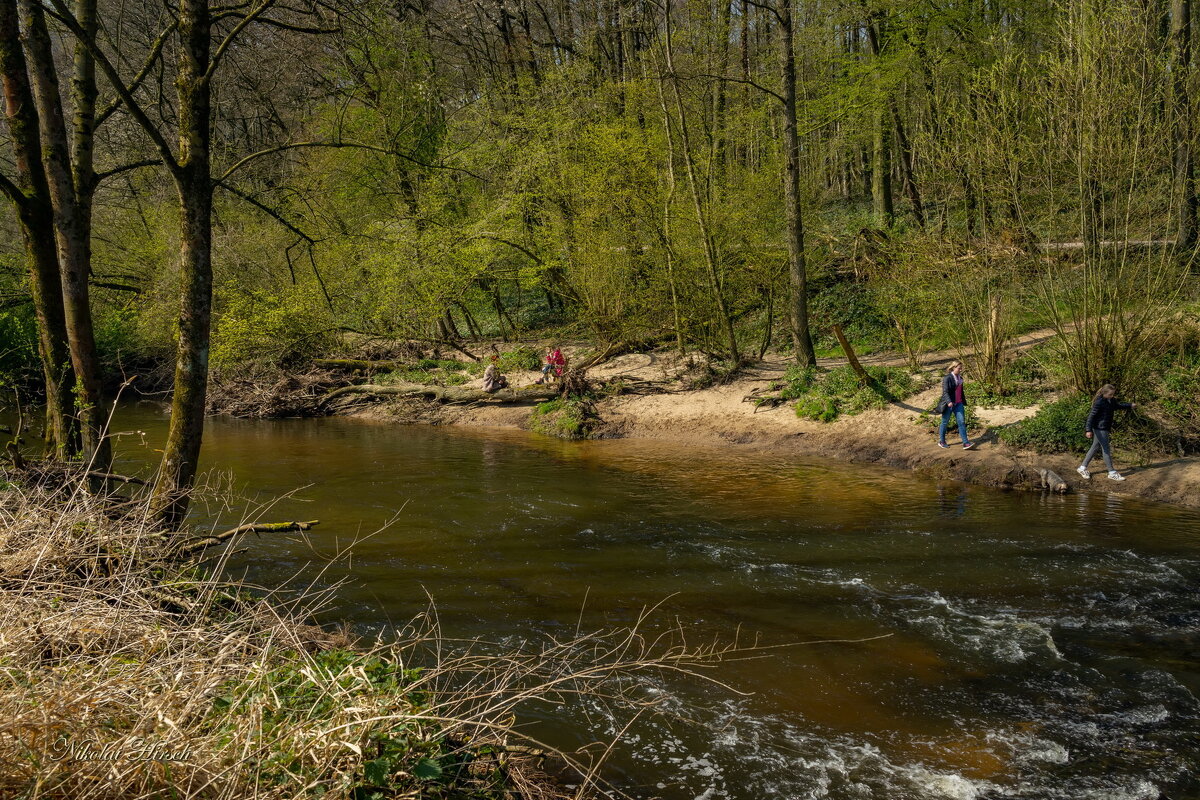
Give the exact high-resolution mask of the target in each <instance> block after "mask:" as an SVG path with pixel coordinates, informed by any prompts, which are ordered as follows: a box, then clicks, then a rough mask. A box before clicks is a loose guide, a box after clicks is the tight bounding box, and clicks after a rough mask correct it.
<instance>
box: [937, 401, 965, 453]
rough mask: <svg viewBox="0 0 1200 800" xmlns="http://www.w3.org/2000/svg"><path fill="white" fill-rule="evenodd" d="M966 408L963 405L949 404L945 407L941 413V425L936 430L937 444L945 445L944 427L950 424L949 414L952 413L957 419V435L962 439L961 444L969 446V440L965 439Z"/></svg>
mask: <svg viewBox="0 0 1200 800" xmlns="http://www.w3.org/2000/svg"><path fill="white" fill-rule="evenodd" d="M966 408H967V407H966V405H964V404H963V403H951V404H950V405H948V406H946V410H945V411H943V412H942V425H941V427H940V428H938V441H939V442H941V443H942V444H945V443H946V426H947V425H949V424H950V414H951V413H953V414H954V416H955V417H957V418H958V435H959V436H961V437H962V443H963V444H970V442H971V440H970V439H968V438H967V415H966V413H965V412H966Z"/></svg>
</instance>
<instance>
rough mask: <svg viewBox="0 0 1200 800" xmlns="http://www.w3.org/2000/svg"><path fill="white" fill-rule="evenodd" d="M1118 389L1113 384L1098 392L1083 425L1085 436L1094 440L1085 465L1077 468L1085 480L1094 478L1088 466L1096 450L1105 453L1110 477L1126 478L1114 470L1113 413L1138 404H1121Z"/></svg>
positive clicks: (1118, 479) (1084, 460)
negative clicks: (1111, 438)
mask: <svg viewBox="0 0 1200 800" xmlns="http://www.w3.org/2000/svg"><path fill="white" fill-rule="evenodd" d="M1116 397H1117V387H1115V386H1113V385H1112V384H1111V383H1106V384H1104V385H1103V386H1101V387H1100V391H1098V392H1096V397H1095V399H1094V400H1092V410H1091V412H1090V413H1088V418H1087V422H1085V423H1084V425H1083V430H1084V435H1085V436H1087V437H1088V438H1089V439H1091V440H1092V447H1091V449H1090V450H1088V451H1087V455H1086V456H1084V457H1083V463H1082V464H1080V465H1079V466H1078V467H1076V468H1075V471H1076V472H1078V473H1079V474H1080V475H1082V476H1083V477H1084V479H1085V480H1087V479H1090V478H1091V477H1092V473H1090V472H1088V464H1089V463H1090V462H1091V460H1092V456H1094V455H1096V448H1099V449H1100V451H1101V452H1102V453H1104V466H1106V467H1108V477H1109V478H1110V479H1111V480H1114V481H1123V480H1125V478H1124V477H1123V476H1122V475H1121V473H1119V472H1117V471H1116V470H1115V469H1113V463H1112V449H1111V448H1110V447H1109V431H1111V430H1112V421H1113V412H1114V411H1116V410H1117V409H1118V408H1123V409H1126V410H1128V409H1131V408H1135V407H1136V406H1137V404H1136V403H1121V402H1118V401H1117V399H1116Z"/></svg>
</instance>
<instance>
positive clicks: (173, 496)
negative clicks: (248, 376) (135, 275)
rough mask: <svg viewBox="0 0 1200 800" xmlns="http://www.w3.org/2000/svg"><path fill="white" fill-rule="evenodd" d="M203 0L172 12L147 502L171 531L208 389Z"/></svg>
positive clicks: (195, 457) (194, 462) (183, 502)
mask: <svg viewBox="0 0 1200 800" xmlns="http://www.w3.org/2000/svg"><path fill="white" fill-rule="evenodd" d="M209 24H210V19H209V11H208V2H207V0H183V1H182V3H181V4H180V9H179V38H180V42H181V47H180V54H179V77H178V79H177V90H178V95H179V159H178V165H177V167H176V169H175V170H173V174H174V177H175V184H176V189H177V191H178V193H179V203H180V209H181V220H180V223H181V224H180V283H181V287H180V310H179V344H178V347H177V349H176V355H175V390H174V397H173V399H172V401H171V426H170V430H169V432H168V433H167V444H166V447H165V448H164V449H163V460H162V466H161V467H160V469H159V475H158V483H157V484H156V485H155V490H154V500H155V505H156V511H157V514H158V516H159V521H160V522H161V523H162V524H163V525H165V526H166V527H170V528H174V527H178V525H179V523H180V522H182V521H183V517H184V515H185V514H186V513H187V508H188V502H189V499H190V498H189V492H190V490H191V488H192V484H193V481H194V480H195V477H196V470H197V467H198V465H199V462H200V443H201V439H202V436H203V433H204V409H205V399H206V395H207V390H208V346H209V333H210V323H211V318H212V195H213V182H212V174H211V162H210V141H211V130H210V129H211V122H210V114H209V111H210V104H211V90H210V83H209V76H208V67H209V47H210V40H209Z"/></svg>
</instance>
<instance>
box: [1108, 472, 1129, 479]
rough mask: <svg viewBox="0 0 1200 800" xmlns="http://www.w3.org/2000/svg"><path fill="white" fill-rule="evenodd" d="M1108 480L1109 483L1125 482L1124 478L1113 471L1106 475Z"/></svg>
mask: <svg viewBox="0 0 1200 800" xmlns="http://www.w3.org/2000/svg"><path fill="white" fill-rule="evenodd" d="M1108 479H1109V480H1110V481H1123V480H1125V476H1124V475H1122V474H1121V473H1119V472H1117V471H1116V470H1115V469H1114V470H1113V471H1112V472H1110V473H1108Z"/></svg>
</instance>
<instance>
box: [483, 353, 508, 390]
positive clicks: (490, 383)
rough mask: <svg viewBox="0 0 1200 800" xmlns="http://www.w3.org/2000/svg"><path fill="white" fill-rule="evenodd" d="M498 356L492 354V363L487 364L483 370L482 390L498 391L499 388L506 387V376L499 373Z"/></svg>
mask: <svg viewBox="0 0 1200 800" xmlns="http://www.w3.org/2000/svg"><path fill="white" fill-rule="evenodd" d="M499 362H500V356H498V355H496V354H495V353H493V354H492V363H490V364H488V366H487V369H485V370H484V371H483V390H484V391H485V392H489V393H490V392H498V391H500V390H501V389H507V388H508V378H506V377H504V376H503V375H501V374H500V363H499Z"/></svg>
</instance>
